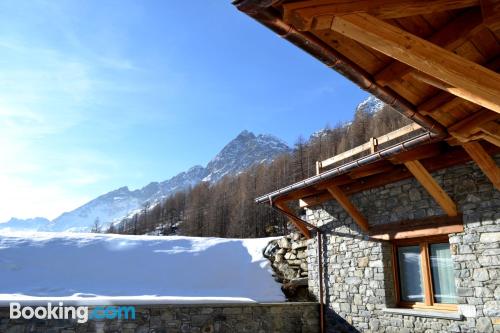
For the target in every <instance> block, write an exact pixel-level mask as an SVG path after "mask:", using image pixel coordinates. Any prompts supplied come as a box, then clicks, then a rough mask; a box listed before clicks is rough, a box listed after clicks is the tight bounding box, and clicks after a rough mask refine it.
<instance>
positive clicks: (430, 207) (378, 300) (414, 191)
mask: <svg viewBox="0 0 500 333" xmlns="http://www.w3.org/2000/svg"><path fill="white" fill-rule="evenodd" d="M499 157H500V156H497V158H496V160H497V163H498V162H499V161H500V158H499ZM433 176H434V178H435V179H436V180H437V182H438V183H439V184H440V185H441V186H442V187H443V189H444V190H445V191H446V192H447V193H448V194H449V195H450V197H451V198H452V199H453V200H454V202H455V203H456V204H457V207H458V209H459V211H460V212H462V213H463V221H464V232H462V233H457V234H450V235H449V243H450V249H451V253H452V260H453V262H454V271H455V284H456V289H457V293H458V303H459V311H458V312H457V313H442V312H431V311H422V310H418V311H415V310H406V312H405V310H402V309H395V292H394V282H393V272H392V260H391V256H392V246H391V244H390V243H389V242H384V241H374V240H371V239H369V238H368V236H367V235H366V234H364V233H363V232H361V231H360V229H359V228H358V226H357V225H356V224H355V223H354V222H353V221H352V219H351V218H350V217H349V216H348V215H347V213H346V212H345V211H344V209H342V208H341V207H340V206H339V205H338V204H337V203H336V202H334V201H329V202H326V203H324V204H322V205H319V206H317V207H312V208H310V209H307V210H306V219H307V221H308V222H310V223H312V224H315V225H317V226H320V228H321V230H322V231H323V232H324V234H325V236H324V243H323V244H324V247H323V251H324V259H323V260H324V278H325V294H326V302H327V305H326V308H327V309H328V310H327V328H328V332H481V333H486V332H500V283H499V282H500V269H499V268H500V246H499V242H500V192H498V191H497V190H495V189H494V188H493V186H492V184H491V183H490V182H489V181H488V179H487V178H486V177H485V176H484V175H483V173H482V172H481V171H480V170H479V168H478V167H477V166H476V165H475V164H474V163H468V164H465V165H461V166H455V167H452V168H449V169H446V170H441V171H439V172H436V173H434V174H433ZM351 200H352V202H353V203H354V204H355V206H356V207H357V208H358V209H359V210H360V211H361V212H362V213H363V214H364V216H365V217H367V218H368V220H369V223H370V225H375V224H382V223H390V222H396V221H400V220H407V219H419V218H425V217H430V216H435V215H443V214H444V213H443V211H442V210H441V208H440V207H439V206H438V205H437V204H436V203H435V201H434V200H433V199H432V198H431V197H430V196H429V195H428V194H427V192H426V191H425V190H424V189H423V188H422V187H421V186H420V185H419V184H418V183H417V181H416V180H415V179H408V180H404V181H400V182H397V183H393V184H389V185H387V186H383V187H380V188H375V189H371V190H368V191H365V192H362V193H357V194H355V195H353V196H352V197H351ZM316 242H317V239H316V238H313V239H311V240H309V241H308V254H309V256H308V265H309V288H310V291H311V292H312V293H314V294H315V295H316V296H318V292H319V287H318V266H317V259H318V258H317V255H316Z"/></svg>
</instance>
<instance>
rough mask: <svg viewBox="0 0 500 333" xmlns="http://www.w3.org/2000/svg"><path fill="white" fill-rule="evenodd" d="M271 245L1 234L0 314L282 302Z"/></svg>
mask: <svg viewBox="0 0 500 333" xmlns="http://www.w3.org/2000/svg"><path fill="white" fill-rule="evenodd" d="M270 240H271V238H259V239H224V238H196V237H179V236H171V237H156V236H124V235H104V234H84V233H43V232H42V233H40V232H35V233H26V232H18V233H4V234H2V235H0V276H1V277H2V283H1V284H0V306H2V305H5V304H6V303H8V302H9V301H23V300H24V301H25V302H27V303H36V302H43V301H44V300H45V301H47V300H50V301H51V302H57V301H61V300H64V301H73V302H78V303H81V304H106V303H120V302H124V303H127V301H128V302H129V303H134V304H139V303H198V302H205V303H207V302H209V303H213V302H282V301H284V300H285V297H284V295H283V293H282V292H281V288H280V287H281V286H280V284H278V283H277V282H275V281H274V279H273V277H272V271H271V269H270V265H269V261H268V260H267V259H265V258H264V257H263V254H262V251H263V249H264V247H265V246H266V245H267V244H268V242H269V241H270ZM221 258H224V260H221Z"/></svg>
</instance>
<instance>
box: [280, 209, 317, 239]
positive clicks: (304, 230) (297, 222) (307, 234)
mask: <svg viewBox="0 0 500 333" xmlns="http://www.w3.org/2000/svg"><path fill="white" fill-rule="evenodd" d="M275 205H276V207H278V208H279V209H281V210H282V211H284V212H286V213H288V214H289V216H288V218H289V220H290V222H292V224H293V225H294V226H296V227H297V229H299V231H300V232H301V233H302V234H303V235H304V236H305V237H306V238H307V239H309V238H311V231H310V230H309V229H307V227H306V226H305V225H304V223H302V221H301V220H300V219H299V218H298V217H296V218H292V217H291V216H295V213H294V212H293V211H292V209H291V208H290V207H289V206H288V204H287V203H286V202H284V201H279V202H276V203H275Z"/></svg>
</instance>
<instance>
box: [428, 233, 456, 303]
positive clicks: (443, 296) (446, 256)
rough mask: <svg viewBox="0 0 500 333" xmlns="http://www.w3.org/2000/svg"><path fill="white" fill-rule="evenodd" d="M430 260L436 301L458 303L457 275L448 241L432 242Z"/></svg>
mask: <svg viewBox="0 0 500 333" xmlns="http://www.w3.org/2000/svg"><path fill="white" fill-rule="evenodd" d="M429 248H430V251H429V252H430V253H429V255H430V261H431V273H432V286H433V289H434V301H435V302H436V303H456V302H457V299H456V296H457V295H456V292H455V276H454V274H453V262H452V261H451V254H450V245H449V244H448V243H442V244H431V245H430V246H429Z"/></svg>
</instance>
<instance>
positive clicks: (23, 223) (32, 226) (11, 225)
mask: <svg viewBox="0 0 500 333" xmlns="http://www.w3.org/2000/svg"><path fill="white" fill-rule="evenodd" d="M49 223H50V220H48V219H46V218H44V217H34V218H31V219H25V220H23V219H16V218H15V217H13V218H11V219H10V220H8V221H7V222H5V223H2V224H0V228H2V229H3V230H5V229H12V230H18V231H28V230H39V229H43V228H46V227H47V225H49Z"/></svg>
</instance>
